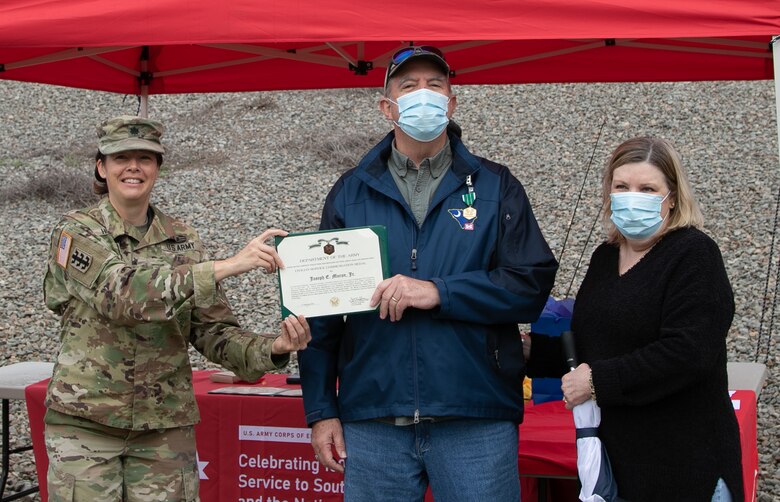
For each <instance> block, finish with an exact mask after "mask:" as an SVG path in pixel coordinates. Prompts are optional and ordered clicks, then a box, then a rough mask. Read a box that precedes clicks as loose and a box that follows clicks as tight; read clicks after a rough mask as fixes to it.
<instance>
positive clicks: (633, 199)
mask: <svg viewBox="0 0 780 502" xmlns="http://www.w3.org/2000/svg"><path fill="white" fill-rule="evenodd" d="M669 193H671V192H669ZM669 193H667V194H666V196H665V197H661V196H660V195H655V194H650V193H641V192H618V193H612V194H609V199H610V208H611V209H612V216H610V218H609V219H610V220H612V223H614V224H615V226H616V227H617V229H618V231H619V232H620V233H621V234H623V237H625V238H626V239H635V240H643V239H647V238H648V237H651V236H652V235H653V234H655V233H656V232H657V231H658V229H659V228H660V227H661V224H662V223H663V222H664V220H665V219H666V216H664V217H663V218H662V217H661V204H663V202H664V201H665V200H666V197H669ZM668 215H669V213H667V216H668Z"/></svg>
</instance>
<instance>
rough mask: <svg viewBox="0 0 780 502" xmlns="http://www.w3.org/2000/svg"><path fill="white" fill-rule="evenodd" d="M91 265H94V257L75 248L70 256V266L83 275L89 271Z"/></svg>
mask: <svg viewBox="0 0 780 502" xmlns="http://www.w3.org/2000/svg"><path fill="white" fill-rule="evenodd" d="M90 265H92V257H91V256H90V255H88V254H87V253H85V252H84V251H82V250H80V249H79V248H75V249H74V250H73V254H72V255H70V266H71V267H73V268H75V269H76V270H78V271H79V272H81V273H82V274H83V273H85V272H86V271H87V270H89V266H90Z"/></svg>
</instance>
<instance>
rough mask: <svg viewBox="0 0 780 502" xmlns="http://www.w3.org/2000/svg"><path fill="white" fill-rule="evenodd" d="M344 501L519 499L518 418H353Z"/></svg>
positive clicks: (512, 501)
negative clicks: (403, 421)
mask: <svg viewBox="0 0 780 502" xmlns="http://www.w3.org/2000/svg"><path fill="white" fill-rule="evenodd" d="M343 425H344V441H345V443H346V447H347V459H346V463H345V472H344V501H345V502H366V501H385V500H387V501H404V502H406V501H409V502H414V501H422V500H423V498H424V496H425V490H426V488H427V486H428V485H429V484H430V486H431V491H432V492H433V497H434V498H435V499H436V502H451V501H458V502H461V501H474V502H483V501H485V500H490V501H491V502H517V501H519V500H520V481H519V478H518V472H517V439H518V431H517V425H516V424H514V423H513V422H510V421H498V420H474V419H453V420H444V421H440V422H428V421H423V422H420V423H419V424H416V425H407V426H397V425H391V424H387V423H383V422H376V421H364V422H352V423H345V424H343Z"/></svg>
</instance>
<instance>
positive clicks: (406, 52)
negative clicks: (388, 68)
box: [390, 45, 444, 65]
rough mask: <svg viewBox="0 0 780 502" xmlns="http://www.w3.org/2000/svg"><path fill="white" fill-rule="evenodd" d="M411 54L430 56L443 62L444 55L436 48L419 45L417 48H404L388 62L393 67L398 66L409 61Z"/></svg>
mask: <svg viewBox="0 0 780 502" xmlns="http://www.w3.org/2000/svg"><path fill="white" fill-rule="evenodd" d="M413 54H432V55H434V56H438V57H440V58H441V59H442V60H444V54H443V53H442V52H441V51H440V50H439V49H437V48H436V47H433V46H431V45H420V46H418V47H404V48H403V49H401V50H399V51H397V52H396V53H395V54H393V57H392V58H391V59H390V61H391V62H392V64H394V65H399V64H401V63H403V62H404V61H406V60H407V59H409V56H411V55H413Z"/></svg>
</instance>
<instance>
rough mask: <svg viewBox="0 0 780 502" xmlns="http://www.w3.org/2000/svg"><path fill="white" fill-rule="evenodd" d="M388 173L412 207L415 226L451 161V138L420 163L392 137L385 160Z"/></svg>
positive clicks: (421, 218) (420, 221)
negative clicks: (398, 148) (390, 152)
mask: <svg viewBox="0 0 780 502" xmlns="http://www.w3.org/2000/svg"><path fill="white" fill-rule="evenodd" d="M387 165H388V167H389V168H390V174H392V175H393V179H394V180H395V184H396V185H397V186H398V190H399V191H400V192H401V195H403V197H404V200H405V201H406V203H407V204H409V207H410V208H412V213H413V214H414V218H415V220H417V226H418V227H419V226H420V225H422V222H423V220H425V215H426V214H427V213H428V205H429V204H430V203H431V198H432V197H433V194H434V193H435V192H436V189H437V188H438V187H439V184H440V183H441V180H442V179H444V177H443V176H442V175H443V174H444V173H446V172H447V169H449V168H450V166H451V165H452V149H451V148H450V140H449V139H448V140H447V143H446V144H445V145H444V148H442V149H441V150H439V153H437V154H436V155H434V156H433V157H428V158H426V159H423V161H422V162H421V163H420V165H419V166H417V165H415V163H414V161H413V160H412V159H410V158H409V157H407V156H406V155H404V154H403V153H401V152H399V151H398V150H397V149H396V148H395V141H393V151H392V154H391V155H390V158H389V159H388V161H387Z"/></svg>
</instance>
